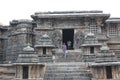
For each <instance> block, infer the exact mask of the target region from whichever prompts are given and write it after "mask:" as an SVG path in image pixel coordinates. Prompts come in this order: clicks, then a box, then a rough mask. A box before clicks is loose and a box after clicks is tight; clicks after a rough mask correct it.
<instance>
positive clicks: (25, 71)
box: [23, 66, 28, 79]
mask: <svg viewBox="0 0 120 80" xmlns="http://www.w3.org/2000/svg"><path fill="white" fill-rule="evenodd" d="M23 79H28V66H23Z"/></svg>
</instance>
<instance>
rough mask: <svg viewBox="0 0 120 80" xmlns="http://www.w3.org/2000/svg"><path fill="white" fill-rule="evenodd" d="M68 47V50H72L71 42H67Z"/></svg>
mask: <svg viewBox="0 0 120 80" xmlns="http://www.w3.org/2000/svg"><path fill="white" fill-rule="evenodd" d="M67 46H68V49H71V41H70V40H69V41H67Z"/></svg>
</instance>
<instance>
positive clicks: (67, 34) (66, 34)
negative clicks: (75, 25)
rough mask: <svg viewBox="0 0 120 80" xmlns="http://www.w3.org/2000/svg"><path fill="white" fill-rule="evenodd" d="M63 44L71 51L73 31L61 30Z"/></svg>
mask: <svg viewBox="0 0 120 80" xmlns="http://www.w3.org/2000/svg"><path fill="white" fill-rule="evenodd" d="M62 33H63V35H62V36H63V43H65V44H66V45H67V49H68V50H70V49H73V44H74V29H63V31H62Z"/></svg>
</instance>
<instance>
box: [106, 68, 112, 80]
mask: <svg viewBox="0 0 120 80" xmlns="http://www.w3.org/2000/svg"><path fill="white" fill-rule="evenodd" d="M106 78H107V79H112V68H111V66H106Z"/></svg>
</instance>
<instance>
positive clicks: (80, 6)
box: [0, 0, 120, 25]
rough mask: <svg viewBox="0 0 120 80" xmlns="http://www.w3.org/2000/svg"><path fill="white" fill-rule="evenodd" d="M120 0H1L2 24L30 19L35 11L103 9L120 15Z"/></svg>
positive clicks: (113, 14) (115, 15) (0, 21)
mask: <svg viewBox="0 0 120 80" xmlns="http://www.w3.org/2000/svg"><path fill="white" fill-rule="evenodd" d="M119 7H120V0H0V24H3V25H9V22H10V21H12V20H19V19H30V20H32V18H31V17H30V16H31V15H32V14H34V13H35V12H47V11H83V10H84V11H85V10H88V11H90V10H102V11H103V12H104V13H109V14H111V17H120V9H119Z"/></svg>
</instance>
